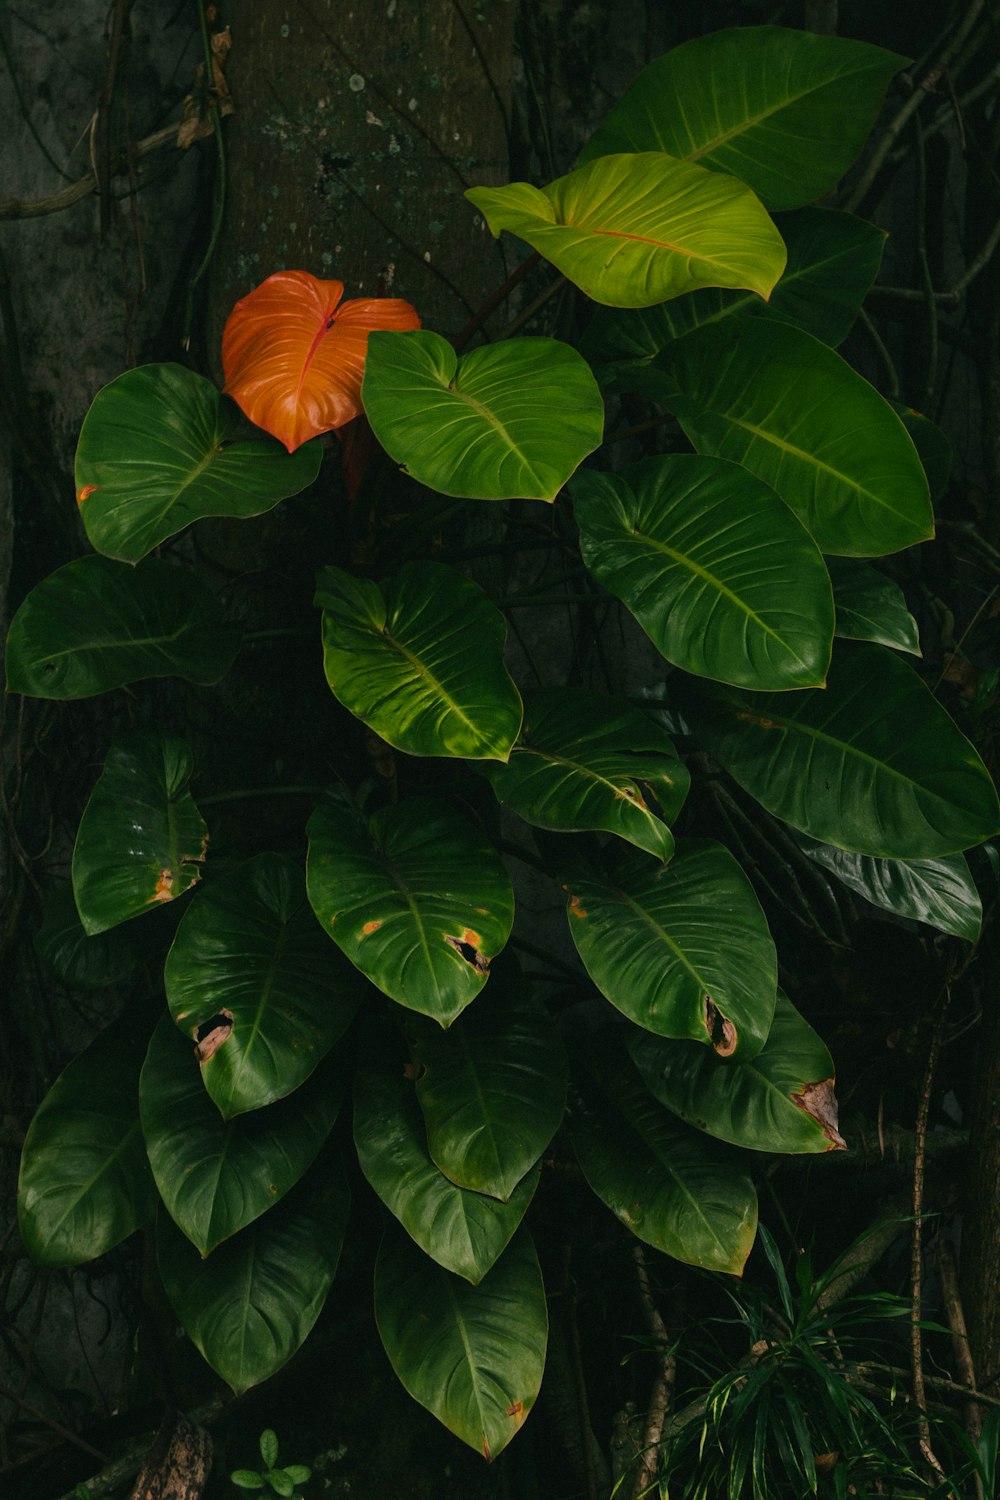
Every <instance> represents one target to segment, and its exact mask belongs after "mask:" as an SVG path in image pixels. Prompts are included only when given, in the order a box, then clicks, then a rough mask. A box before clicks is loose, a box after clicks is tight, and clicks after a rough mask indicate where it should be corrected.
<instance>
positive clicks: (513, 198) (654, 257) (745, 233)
mask: <svg viewBox="0 0 1000 1500" xmlns="http://www.w3.org/2000/svg"><path fill="white" fill-rule="evenodd" d="M465 196H466V197H467V198H468V199H469V200H470V202H472V203H474V204H475V206H476V207H477V208H478V209H479V211H480V212H481V213H482V215H483V217H484V218H485V220H486V222H487V224H488V225H489V227H490V229H491V230H492V232H493V234H494V235H495V236H496V237H497V238H499V236H500V233H501V231H502V230H504V229H507V230H509V231H510V233H511V234H516V235H517V237H518V239H522V240H524V241H525V242H526V243H527V244H529V245H530V246H531V247H532V249H533V250H537V251H538V252H539V254H541V255H544V257H545V259H546V260H548V261H550V262H551V263H552V265H554V266H555V267H556V269H557V270H559V271H561V272H562V273H563V275H564V276H565V277H566V278H567V279H568V280H569V281H572V282H573V284H574V285H575V286H578V287H579V288H580V290H581V291H582V292H585V293H586V294H587V296H588V297H590V298H591V299H592V300H593V301H594V302H600V303H604V304H605V305H606V306H609V307H649V306H651V305H652V304H654V303H656V302H663V301H665V300H666V299H667V298H669V297H679V296H680V295H681V294H682V293H683V292H692V291H695V290H696V289H697V288H698V287H706V286H720V287H746V288H747V289H748V290H750V291H753V292H757V293H758V294H759V295H760V296H761V297H768V296H770V293H771V290H772V288H773V287H774V284H775V282H776V281H777V280H778V278H779V276H780V275H781V273H782V271H783V270H784V267H785V246H784V243H783V241H782V239H781V236H780V234H779V233H778V231H777V229H775V227H774V223H773V221H772V220H771V218H770V216H769V215H768V214H767V213H766V212H765V210H764V209H763V208H762V206H761V204H760V202H759V200H758V199H757V198H756V196H755V195H754V194H753V193H752V192H751V191H750V190H749V188H747V187H746V186H745V185H744V184H743V183H742V182H737V180H736V179H735V178H734V177H726V176H722V175H720V174H719V173H714V172H706V171H705V170H704V168H702V167H700V166H695V165H694V164H693V163H691V162H684V161H677V160H675V159H674V158H673V157H671V156H664V155H663V154H662V152H660V151H646V152H642V153H640V154H638V155H632V154H628V155H621V156H604V157H602V158H601V159H600V160H599V161H592V162H590V163H588V165H587V166H583V167H578V168H577V170H576V171H575V172H570V173H569V174H568V175H567V176H566V177H559V178H557V179H556V181H555V182H551V183H549V185H548V187H545V188H536V187H532V186H531V184H530V183H528V182H512V183H510V184H509V185H508V186H507V187H499V188H486V187H483V188H472V189H470V190H469V191H468V192H467V193H466V195H465Z"/></svg>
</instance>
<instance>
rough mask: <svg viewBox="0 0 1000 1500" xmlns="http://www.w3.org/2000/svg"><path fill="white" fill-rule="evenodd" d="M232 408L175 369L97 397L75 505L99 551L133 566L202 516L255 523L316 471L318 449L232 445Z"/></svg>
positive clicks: (261, 441)
mask: <svg viewBox="0 0 1000 1500" xmlns="http://www.w3.org/2000/svg"><path fill="white" fill-rule="evenodd" d="M239 420H240V414H239V411H238V409H237V408H236V406H235V405H233V403H232V402H230V401H227V400H225V399H224V398H223V397H222V396H220V394H219V392H218V391H217V390H216V388H215V386H214V385H212V383H211V381H208V380H205V379H204V378H203V377H202V376H201V375H196V374H195V373H194V371H193V370H186V369H185V368H184V366H183V365H140V367H139V368H138V369H137V370H127V371H126V373H125V374H124V375H119V377H118V379H117V380H113V381H112V382H111V384H110V385H106V386H105V387H104V389H103V390H102V391H100V392H98V394H97V396H96V397H95V398H94V402H93V405H92V406H91V408H90V411H89V412H88V413H87V416H86V418H85V420H84V424H83V427H82V428H81V429H80V441H79V443H78V445H77V450H76V497H77V500H78V502H79V505H80V514H81V516H82V517H83V524H84V526H85V527H86V530H87V535H88V537H89V538H90V540H91V542H92V543H93V545H94V546H95V547H96V548H97V550H98V552H103V553H104V554H105V555H106V556H107V557H117V558H120V559H121V560H122V561H123V562H137V561H138V559H139V558H140V557H144V556H145V555H146V553H147V552H151V551H152V550H153V548H154V547H156V546H158V545H159V544H160V542H162V541H165V540H166V538H167V537H169V536H173V535H174V534H175V532H178V531H181V530H183V528H184V527H185V526H188V525H190V523H191V522H192V521H197V520H200V519H201V517H202V516H259V515H260V514H261V513H262V512H263V511H265V510H270V509H271V508H272V506H275V505H277V503H278V501H279V500H284V499H285V498H286V497H287V496H288V495H297V494H298V492H299V491H300V490H303V489H305V487H306V485H307V484H311V483H312V481H313V480H314V479H315V478H316V475H317V474H318V472H319V465H320V460H321V458H322V449H321V447H320V444H319V443H310V444H309V445H308V446H307V447H304V448H300V449H299V451H298V452H297V453H293V454H288V453H286V452H285V450H284V448H283V447H282V446H281V444H280V443H276V442H274V441H273V440H272V439H271V438H252V439H250V440H241V441H238V442H237V441H235V440H234V437H233V434H234V432H235V430H236V426H237V423H238V422H239Z"/></svg>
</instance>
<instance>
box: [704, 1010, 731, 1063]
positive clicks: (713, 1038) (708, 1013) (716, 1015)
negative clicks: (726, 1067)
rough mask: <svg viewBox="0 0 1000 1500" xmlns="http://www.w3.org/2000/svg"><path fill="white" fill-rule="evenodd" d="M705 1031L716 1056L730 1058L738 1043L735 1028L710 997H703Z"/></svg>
mask: <svg viewBox="0 0 1000 1500" xmlns="http://www.w3.org/2000/svg"><path fill="white" fill-rule="evenodd" d="M705 1030H706V1031H707V1032H708V1039H709V1041H710V1042H711V1044H712V1047H713V1049H714V1051H715V1053H716V1054H717V1056H719V1057H732V1055H733V1053H734V1052H735V1051H736V1047H737V1043H738V1042H739V1036H738V1034H737V1031H736V1027H735V1026H734V1025H733V1023H732V1021H730V1020H729V1018H728V1017H727V1016H724V1015H723V1014H722V1012H721V1011H720V1010H719V1008H718V1006H717V1005H716V1003H715V1001H714V1000H713V999H712V997H711V995H706V996H705Z"/></svg>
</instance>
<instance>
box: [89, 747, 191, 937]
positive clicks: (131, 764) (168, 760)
mask: <svg viewBox="0 0 1000 1500" xmlns="http://www.w3.org/2000/svg"><path fill="white" fill-rule="evenodd" d="M191 774H192V760H191V751H190V750H189V748H188V746H187V745H186V744H185V742H184V741H183V740H179V739H176V738H174V736H173V735H160V734H156V733H154V732H153V731H150V730H138V731H135V732H133V733H131V734H128V735H125V736H123V737H122V738H121V739H119V740H117V741H116V742H115V744H114V745H112V747H111V749H110V750H109V751H108V754H107V759H106V760H105V762H104V770H103V771H102V772H101V775H100V777H99V779H98V782H97V785H96V786H95V787H94V790H93V791H92V792H91V794H90V801H89V802H88V803H87V806H86V808H85V809H84V813H83V817H82V819H81V820H80V826H79V828H78V829H77V833H76V843H75V845H74V848H73V895H74V896H75V898H76V905H77V910H78V911H79V913H80V920H81V922H82V923H83V926H84V930H85V931H86V932H87V933H88V934H91V935H92V934H93V933H95V932H104V931H105V929H106V928H108V927H114V926H116V925H117V923H119V922H126V921H128V919H129V918H130V917H138V916H141V915H142V914H143V912H147V911H150V910H151V909H152V908H154V907H156V906H157V905H159V904H161V903H164V902H167V901H176V899H177V897H178V896H182V895H183V894H184V892H185V891H187V890H189V889H190V888H191V886H193V885H194V884H195V883H196V882H197V881H199V880H200V879H201V865H202V861H203V860H204V858H205V850H206V848H207V845H208V829H207V827H206V825H205V822H204V820H203V819H202V816H201V814H200V813H199V811H198V809H197V807H196V806H195V804H194V799H193V798H192V797H191V794H190V792H189V791H188V790H187V786H188V782H189V781H190V779H191Z"/></svg>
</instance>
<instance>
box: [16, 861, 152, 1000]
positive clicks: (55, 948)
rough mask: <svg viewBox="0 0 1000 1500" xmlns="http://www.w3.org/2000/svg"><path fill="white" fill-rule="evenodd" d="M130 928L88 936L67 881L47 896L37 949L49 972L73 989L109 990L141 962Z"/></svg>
mask: <svg viewBox="0 0 1000 1500" xmlns="http://www.w3.org/2000/svg"><path fill="white" fill-rule="evenodd" d="M131 932H132V929H131V928H125V929H124V930H122V931H117V930H116V931H114V932H111V933H103V932H102V933H98V934H96V935H95V936H94V937H88V936H87V934H86V932H84V930H83V924H82V922H81V921H80V913H79V912H78V911H77V909H76V902H75V901H74V899H73V888H72V886H71V885H70V884H69V882H68V881H67V882H66V883H65V884H64V885H58V886H53V888H52V890H50V891H49V893H48V894H47V896H46V897H45V905H44V908H43V912H42V922H41V926H40V927H39V928H38V930H37V932H36V933H35V935H34V944H35V952H36V953H37V954H38V956H39V958H40V959H41V961H42V963H43V964H44V965H45V968H46V969H47V970H48V971H49V973H50V974H52V975H54V977H55V978H56V979H58V980H59V982H60V984H65V985H66V986H67V987H68V988H69V989H71V990H107V989H109V988H111V987H112V986H113V985H116V984H120V983H121V981H122V980H123V979H125V978H127V977H128V975H130V974H132V973H134V971H135V969H136V967H137V966H138V963H139V955H138V953H137V951H136V945H135V943H133V942H131V941H130V940H129V936H130V933H131Z"/></svg>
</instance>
